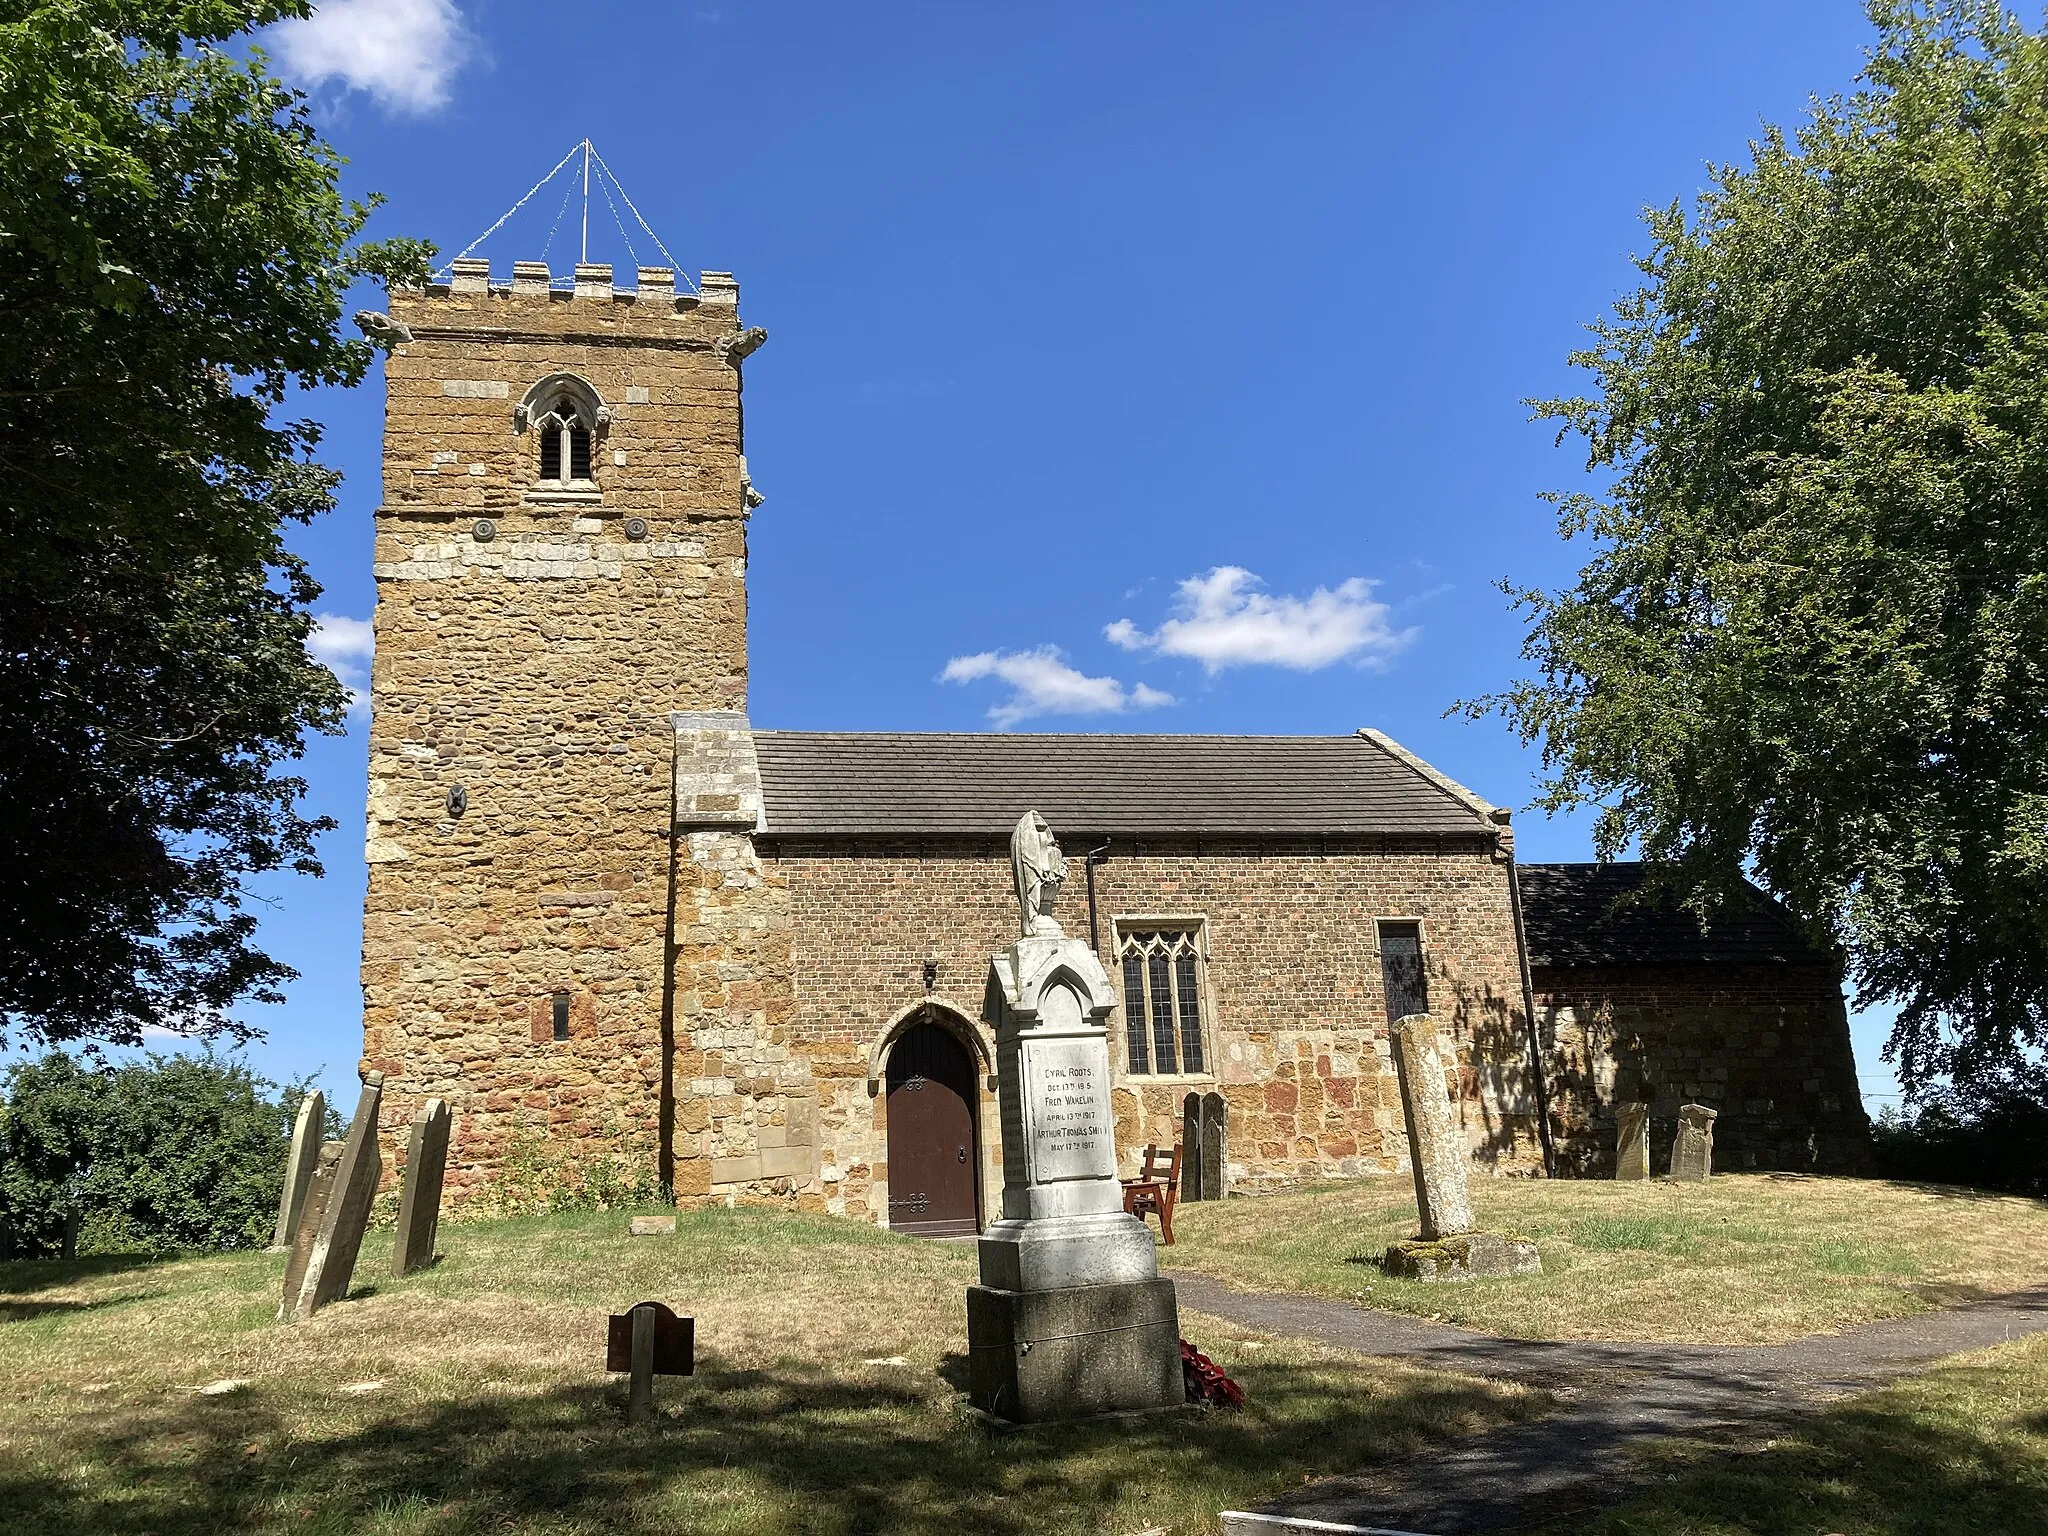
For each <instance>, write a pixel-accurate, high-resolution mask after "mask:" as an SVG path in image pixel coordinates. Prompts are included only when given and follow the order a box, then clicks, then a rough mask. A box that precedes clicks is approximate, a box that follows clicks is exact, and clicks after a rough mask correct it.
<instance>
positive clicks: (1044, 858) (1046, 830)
mask: <svg viewBox="0 0 2048 1536" xmlns="http://www.w3.org/2000/svg"><path fill="white" fill-rule="evenodd" d="M1010 872H1011V874H1012V875H1013V876H1014V877H1015V878H1016V881H1017V905H1018V906H1019V907H1020V908H1021V909H1022V911H1021V914H1020V918H1021V926H1020V928H1019V930H1018V931H1019V933H1020V935H1021V936H1022V937H1024V938H1027V939H1028V938H1031V937H1032V936H1033V935H1036V934H1049V935H1052V936H1053V937H1059V936H1060V925H1059V923H1058V922H1056V921H1055V920H1054V918H1053V915H1052V904H1053V903H1054V902H1056V901H1058V900H1059V898H1060V887H1061V886H1062V885H1064V884H1065V883H1066V879H1067V861H1066V859H1065V858H1064V857H1062V856H1061V854H1060V845H1059V844H1058V843H1056V842H1054V841H1053V836H1052V828H1050V827H1048V826H1047V825H1046V824H1045V818H1044V817H1043V816H1041V815H1039V814H1038V812H1036V811H1026V812H1025V813H1024V814H1023V815H1022V816H1020V817H1019V818H1018V819H1017V830H1016V831H1014V832H1012V833H1011V834H1010Z"/></svg>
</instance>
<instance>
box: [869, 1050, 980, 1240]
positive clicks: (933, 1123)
mask: <svg viewBox="0 0 2048 1536" xmlns="http://www.w3.org/2000/svg"><path fill="white" fill-rule="evenodd" d="M888 1084H889V1097H888V1099H887V1105H888V1121H889V1226H890V1228H891V1229H892V1230H894V1231H897V1232H910V1233H914V1234H916V1235H917V1236H919V1237H966V1236H971V1235H972V1234H974V1233H976V1232H978V1231H980V1230H981V1220H980V1215H981V1205H980V1201H979V1200H978V1199H977V1198H976V1191H975V1176H976V1170H977V1169H978V1168H979V1166H980V1163H981V1148H980V1143H979V1141H978V1139H977V1137H976V1135H975V1130H976V1127H975V1113H974V1110H975V1102H976V1094H975V1081H974V1058H973V1056H972V1055H971V1054H969V1052H968V1049H967V1047H966V1046H965V1045H963V1044H962V1043H961V1042H960V1040H959V1039H958V1038H957V1037H956V1036H955V1035H954V1034H953V1033H952V1031H950V1030H948V1029H946V1028H945V1027H944V1026H942V1025H939V1024H934V1023H933V1022H932V1021H931V1020H930V1019H929V1018H926V1019H923V1020H921V1021H919V1022H918V1023H916V1024H913V1025H911V1026H910V1028H908V1029H906V1030H904V1031H903V1033H902V1034H900V1035H898V1036H897V1037H896V1043H895V1044H894V1045H893V1046H891V1047H890V1049H889V1070H888Z"/></svg>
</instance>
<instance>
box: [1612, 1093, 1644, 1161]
mask: <svg viewBox="0 0 2048 1536" xmlns="http://www.w3.org/2000/svg"><path fill="white" fill-rule="evenodd" d="M1614 1176H1615V1178H1617V1179H1647V1178H1648V1177H1649V1176H1650V1106H1649V1105H1647V1104H1623V1105H1620V1106H1619V1107H1617V1108H1616V1110H1615V1111H1614Z"/></svg>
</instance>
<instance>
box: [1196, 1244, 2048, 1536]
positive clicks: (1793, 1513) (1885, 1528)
mask: <svg viewBox="0 0 2048 1536" xmlns="http://www.w3.org/2000/svg"><path fill="white" fill-rule="evenodd" d="M1177 1235H1178V1234H1177V1233H1176V1236H1177ZM1649 1462H1650V1465H1651V1467H1652V1468H1653V1469H1655V1468H1659V1467H1661V1469H1662V1471H1663V1472H1664V1474H1665V1476H1666V1479H1667V1481H1666V1482H1664V1483H1663V1484H1662V1485H1660V1486H1657V1487H1656V1489H1655V1491H1654V1492H1651V1493H1649V1494H1646V1495H1644V1496H1642V1497H1640V1498H1637V1499H1634V1500H1631V1501H1630V1502H1628V1503H1626V1504H1623V1505H1620V1506H1619V1507H1617V1508H1614V1509H1610V1510H1607V1511H1605V1512H1604V1513H1602V1514H1599V1515H1595V1516H1587V1515H1578V1516H1574V1517H1572V1518H1570V1519H1569V1520H1566V1521H1563V1522H1560V1523H1558V1524H1556V1525H1555V1526H1551V1527H1546V1528H1545V1529H1546V1530H1553V1531H1555V1532H1557V1533H1558V1536H1563V1533H1565V1532H1570V1533H1571V1536H1811V1533H1815V1532H1821V1531H1828V1532H1839V1533H1840V1536H1927V1533H1931V1532H1941V1533H1943V1536H2020V1533H2022V1532H2033V1533H2039V1532H2042V1531H2048V1337H2043V1336H2041V1335H2036V1336H2035V1337H2033V1338H2031V1339H2027V1340H2024V1341H2022V1342H2021V1343H2017V1344H2008V1345H2005V1346H2003V1347H2002V1348H1999V1349H1988V1350H1985V1351H1983V1352H1982V1353H1980V1354H1974V1355H1959V1356H1957V1357H1956V1358H1955V1359H1954V1360H1953V1361H1950V1362H1949V1363H1947V1364H1945V1365H1943V1366H1942V1367H1941V1368H1940V1369H1938V1370H1935V1371H1932V1372H1930V1373H1929V1374H1927V1375H1925V1376H1920V1377H1915V1378H1913V1379H1911V1380H1908V1381H1903V1382H1899V1383H1897V1384H1895V1385H1893V1386H1890V1387H1886V1388H1884V1389H1882V1390H1881V1391H1877V1392H1871V1393H1868V1394H1866V1395H1864V1396H1861V1397H1854V1398H1850V1399H1848V1400H1847V1401H1845V1402H1842V1403H1840V1404H1837V1405H1836V1406H1835V1407H1833V1408H1831V1409H1829V1410H1828V1411H1827V1412H1826V1413H1824V1414H1822V1415H1820V1416H1818V1417H1816V1418H1814V1419H1811V1420H1808V1421H1806V1422H1805V1423H1803V1424H1801V1425H1800V1426H1799V1428H1798V1429H1797V1430H1796V1431H1795V1432H1794V1433H1793V1434H1791V1435H1788V1436H1785V1437H1783V1438H1780V1439H1778V1440H1775V1441H1772V1442H1770V1443H1769V1444H1767V1445H1763V1446H1760V1447H1757V1448H1756V1449H1754V1450H1752V1451H1750V1452H1748V1453H1746V1454H1741V1455H1736V1456H1729V1455H1726V1454H1725V1453H1722V1452H1717V1451H1714V1450H1711V1449H1709V1448H1706V1447H1700V1446H1691V1445H1687V1444H1685V1443H1683V1442H1680V1443H1675V1444H1674V1443H1667V1444H1665V1445H1662V1446H1660V1447H1658V1448H1657V1449H1656V1450H1655V1451H1654V1452H1653V1453H1651V1455H1650V1457H1649Z"/></svg>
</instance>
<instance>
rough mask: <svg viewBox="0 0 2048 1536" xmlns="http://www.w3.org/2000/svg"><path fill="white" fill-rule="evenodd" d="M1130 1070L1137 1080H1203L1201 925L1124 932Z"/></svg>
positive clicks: (1120, 952)
mask: <svg viewBox="0 0 2048 1536" xmlns="http://www.w3.org/2000/svg"><path fill="white" fill-rule="evenodd" d="M1117 957H1118V959H1119V960H1120V961H1121V962H1122V966H1123V983H1124V987H1123V992H1124V1052H1125V1065H1126V1067H1127V1068H1128V1070H1129V1072H1130V1074H1131V1075H1132V1076H1133V1077H1180V1076H1187V1077H1200V1076H1203V1075H1204V1074H1206V1073H1207V1071H1208V1052H1207V1049H1206V1047H1205V1045H1204V1042H1203V1022H1204V1021H1203V1007H1202V950H1201V925H1200V924H1198V923H1189V924H1185V925H1177V926H1174V927H1166V926H1163V925H1162V926H1158V927H1144V928H1135V927H1134V928H1131V929H1126V930H1123V931H1121V932H1120V933H1119V934H1118V940H1117Z"/></svg>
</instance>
